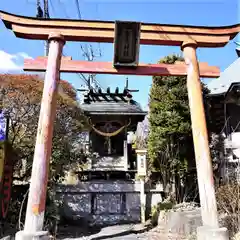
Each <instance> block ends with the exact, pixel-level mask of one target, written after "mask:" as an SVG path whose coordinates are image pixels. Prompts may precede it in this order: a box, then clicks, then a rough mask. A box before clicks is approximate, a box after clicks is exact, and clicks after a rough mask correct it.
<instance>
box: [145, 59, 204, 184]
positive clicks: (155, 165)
mask: <svg viewBox="0 0 240 240" xmlns="http://www.w3.org/2000/svg"><path fill="white" fill-rule="evenodd" d="M183 60H184V59H183V58H182V57H180V56H177V55H171V56H167V57H165V58H163V59H162V60H160V63H167V64H174V63H175V62H176V61H183ZM203 86H204V85H203ZM203 90H204V93H207V92H208V91H207V89H206V88H205V87H203ZM149 107H150V114H149V125H150V131H149V138H148V153H149V160H150V166H151V169H152V170H155V171H159V173H160V175H161V179H162V181H163V183H165V184H166V183H169V181H170V180H171V179H172V177H173V176H175V177H176V176H177V177H178V179H180V180H181V181H185V177H186V173H187V171H188V170H189V169H190V168H193V169H194V167H195V161H194V159H195V157H194V148H193V140H192V129H191V119H190V109H189V105H188V93H187V86H186V77H185V76H183V77H178V76H161V77H153V83H152V87H151V91H150V103H149Z"/></svg>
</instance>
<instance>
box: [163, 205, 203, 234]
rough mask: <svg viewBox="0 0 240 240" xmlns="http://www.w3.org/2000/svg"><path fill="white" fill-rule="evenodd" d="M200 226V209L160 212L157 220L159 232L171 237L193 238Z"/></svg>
mask: <svg viewBox="0 0 240 240" xmlns="http://www.w3.org/2000/svg"><path fill="white" fill-rule="evenodd" d="M200 226H202V218H201V211H200V208H196V209H195V210H183V211H173V210H170V211H166V212H165V211H161V212H160V215H159V218H158V228H159V230H160V231H161V232H163V233H165V234H172V235H173V236H179V237H180V236H182V237H189V236H195V235H196V233H197V228H198V227H200Z"/></svg>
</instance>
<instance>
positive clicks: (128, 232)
mask: <svg viewBox="0 0 240 240" xmlns="http://www.w3.org/2000/svg"><path fill="white" fill-rule="evenodd" d="M148 230H149V229H148V227H144V226H143V225H141V224H137V225H133V224H126V225H115V226H110V227H104V228H102V229H100V231H99V232H98V233H95V234H92V235H90V234H85V235H88V236H81V237H67V238H59V239H62V240H70V239H75V240H110V239H111V240H123V239H124V240H148V239H150V238H149V236H148V235H149V231H148ZM151 239H152V240H155V239H154V238H151Z"/></svg>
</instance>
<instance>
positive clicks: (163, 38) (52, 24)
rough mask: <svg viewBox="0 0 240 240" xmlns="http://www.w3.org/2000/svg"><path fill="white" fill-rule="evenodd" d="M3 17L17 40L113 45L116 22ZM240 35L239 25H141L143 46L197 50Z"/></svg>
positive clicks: (3, 13) (221, 44)
mask: <svg viewBox="0 0 240 240" xmlns="http://www.w3.org/2000/svg"><path fill="white" fill-rule="evenodd" d="M0 17H1V19H2V20H3V22H4V24H5V26H6V27H7V28H8V29H12V30H13V32H14V33H15V35H16V36H17V37H20V38H25V39H36V40H47V39H48V36H49V34H50V33H52V32H55V33H59V34H61V35H63V36H64V38H65V40H66V41H83V42H84V41H87V42H106V43H112V42H113V41H114V26H115V25H114V22H112V21H85V20H67V19H64V20H63V19H41V20H39V19H36V18H31V17H23V16H18V15H13V14H9V13H6V12H3V11H0ZM239 31H240V25H232V26H225V27H203V26H187V25H166V24H153V23H142V24H141V40H140V43H141V44H150V45H168V46H181V45H182V43H183V42H186V41H189V40H194V41H195V42H197V44H198V47H223V46H225V45H226V44H227V43H228V42H229V40H231V39H233V38H234V37H235V36H236V34H237V33H238V32H239Z"/></svg>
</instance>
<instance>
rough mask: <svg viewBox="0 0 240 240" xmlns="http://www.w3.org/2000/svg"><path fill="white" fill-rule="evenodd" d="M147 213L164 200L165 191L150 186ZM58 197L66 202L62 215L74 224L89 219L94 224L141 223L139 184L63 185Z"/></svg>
mask: <svg viewBox="0 0 240 240" xmlns="http://www.w3.org/2000/svg"><path fill="white" fill-rule="evenodd" d="M145 194H146V210H147V212H149V211H151V207H152V206H154V205H156V204H157V203H158V202H160V201H161V200H162V197H161V194H162V193H161V191H157V190H154V191H153V190H151V189H149V188H148V187H147V186H146V192H145ZM57 196H58V198H59V199H61V200H62V201H63V207H62V214H63V216H64V217H65V218H67V219H71V220H80V219H85V220H86V221H88V222H89V223H92V224H116V223H122V222H139V221H140V207H141V204H140V182H139V181H110V180H109V181H104V180H100V181H96V180H94V181H91V182H80V183H78V184H76V185H59V186H58V188H57Z"/></svg>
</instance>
